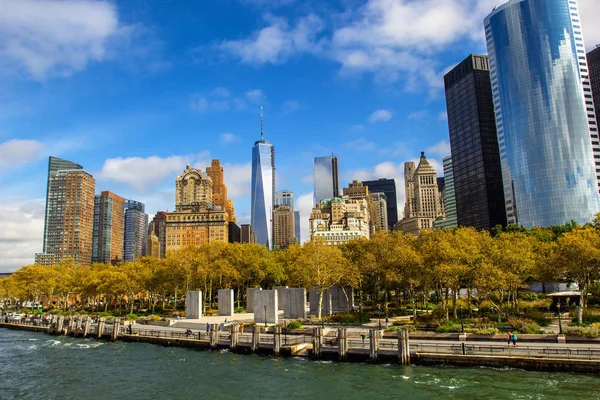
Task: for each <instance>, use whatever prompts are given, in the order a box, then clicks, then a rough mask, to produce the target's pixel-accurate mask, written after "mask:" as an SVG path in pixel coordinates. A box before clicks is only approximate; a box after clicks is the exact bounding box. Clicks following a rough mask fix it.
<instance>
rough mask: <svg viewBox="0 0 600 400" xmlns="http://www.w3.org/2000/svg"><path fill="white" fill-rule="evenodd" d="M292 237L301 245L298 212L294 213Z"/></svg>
mask: <svg viewBox="0 0 600 400" xmlns="http://www.w3.org/2000/svg"><path fill="white" fill-rule="evenodd" d="M294 236H296V241H297V242H298V243H302V226H301V225H300V211H294Z"/></svg>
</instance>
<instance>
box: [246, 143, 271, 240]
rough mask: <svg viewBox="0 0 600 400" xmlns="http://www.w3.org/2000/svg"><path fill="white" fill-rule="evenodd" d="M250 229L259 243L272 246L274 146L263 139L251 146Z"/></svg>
mask: <svg viewBox="0 0 600 400" xmlns="http://www.w3.org/2000/svg"><path fill="white" fill-rule="evenodd" d="M250 203H251V204H250V208H251V210H250V220H251V222H250V223H251V225H252V230H253V231H254V234H255V235H256V241H257V243H259V244H262V245H264V246H267V247H268V248H269V249H270V248H272V247H273V224H272V216H273V209H274V203H275V148H274V147H273V145H271V144H270V143H269V142H267V141H266V140H264V135H263V134H262V133H261V140H258V141H256V142H255V143H254V147H253V148H252V192H251V199H250Z"/></svg>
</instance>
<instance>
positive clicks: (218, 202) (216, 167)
mask: <svg viewBox="0 0 600 400" xmlns="http://www.w3.org/2000/svg"><path fill="white" fill-rule="evenodd" d="M206 174H207V175H208V176H209V177H210V179H211V181H212V206H213V209H214V210H225V211H226V212H227V217H228V218H229V221H231V222H234V223H235V222H236V221H237V218H236V216H235V210H234V207H233V201H231V200H229V199H228V198H227V185H225V179H224V174H223V167H222V166H221V161H220V160H212V161H211V166H210V167H206Z"/></svg>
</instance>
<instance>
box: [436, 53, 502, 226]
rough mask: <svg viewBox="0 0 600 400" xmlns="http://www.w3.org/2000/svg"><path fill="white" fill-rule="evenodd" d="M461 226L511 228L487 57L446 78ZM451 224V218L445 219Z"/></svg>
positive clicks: (469, 60)
mask: <svg viewBox="0 0 600 400" xmlns="http://www.w3.org/2000/svg"><path fill="white" fill-rule="evenodd" d="M444 86H445V88H446V108H447V110H448V128H449V132H450V147H451V149H452V160H451V166H452V175H453V179H454V193H455V201H456V203H455V204H456V209H455V212H456V223H457V224H458V225H459V226H472V227H474V228H476V229H487V230H489V229H491V228H493V227H494V226H496V225H503V226H504V225H506V210H505V206H504V187H503V185H502V168H501V166H500V152H499V150H498V135H497V133H496V119H495V116H494V101H493V98H492V85H491V83H490V69H489V62H488V57H487V56H485V55H475V54H471V55H470V56H469V57H467V58H466V59H465V60H464V61H462V62H461V63H460V64H458V65H457V66H456V67H454V68H453V69H452V70H451V71H450V72H448V73H447V74H446V76H444ZM446 218H448V216H446Z"/></svg>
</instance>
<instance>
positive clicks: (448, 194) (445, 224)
mask: <svg viewBox="0 0 600 400" xmlns="http://www.w3.org/2000/svg"><path fill="white" fill-rule="evenodd" d="M443 162H444V186H445V187H444V196H443V199H444V216H445V218H442V219H439V220H436V221H435V223H434V226H435V227H436V228H455V227H457V226H458V224H457V221H456V199H455V197H454V175H453V171H452V156H449V157H446V158H444V160H443Z"/></svg>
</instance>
